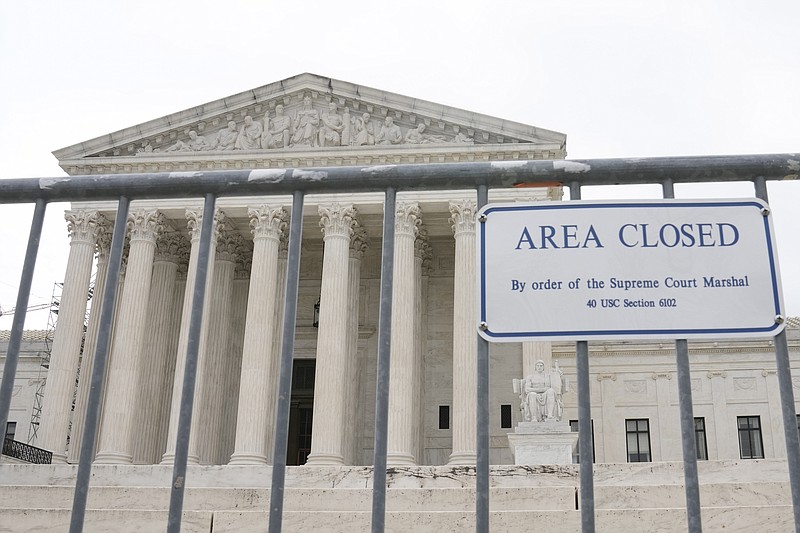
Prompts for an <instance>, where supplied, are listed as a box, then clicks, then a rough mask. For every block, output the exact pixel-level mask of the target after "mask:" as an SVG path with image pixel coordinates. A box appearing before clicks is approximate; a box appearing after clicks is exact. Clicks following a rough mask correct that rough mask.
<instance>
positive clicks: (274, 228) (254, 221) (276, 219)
mask: <svg viewBox="0 0 800 533" xmlns="http://www.w3.org/2000/svg"><path fill="white" fill-rule="evenodd" d="M247 215H248V216H249V217H250V233H252V235H253V239H264V238H268V239H280V237H281V235H282V234H283V232H284V231H285V230H286V229H287V228H288V227H289V213H288V212H287V211H286V209H284V208H283V206H281V205H263V204H262V205H260V206H258V207H248V208H247Z"/></svg>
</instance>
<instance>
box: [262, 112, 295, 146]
mask: <svg viewBox="0 0 800 533" xmlns="http://www.w3.org/2000/svg"><path fill="white" fill-rule="evenodd" d="M291 129H292V119H291V118H289V117H287V116H286V115H284V114H283V104H278V105H276V106H275V118H273V119H272V120H270V118H269V111H267V112H266V113H264V131H263V133H262V134H261V148H286V147H288V146H289V141H290V140H291V133H290V131H291Z"/></svg>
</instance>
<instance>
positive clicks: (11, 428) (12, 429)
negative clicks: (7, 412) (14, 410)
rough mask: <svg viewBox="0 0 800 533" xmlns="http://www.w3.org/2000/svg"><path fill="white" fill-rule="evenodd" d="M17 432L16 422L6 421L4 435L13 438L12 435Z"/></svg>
mask: <svg viewBox="0 0 800 533" xmlns="http://www.w3.org/2000/svg"><path fill="white" fill-rule="evenodd" d="M16 434H17V423H16V422H6V436H5V438H7V439H8V440H14V435H16Z"/></svg>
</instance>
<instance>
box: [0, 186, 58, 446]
mask: <svg viewBox="0 0 800 533" xmlns="http://www.w3.org/2000/svg"><path fill="white" fill-rule="evenodd" d="M46 206H47V202H45V201H44V200H43V199H41V198H39V199H38V200H36V206H35V207H34V210H33V220H32V221H31V231H30V234H29V235H28V248H27V250H26V251H25V261H24V262H23V264H22V276H21V278H20V281H19V290H18V291H17V303H16V307H15V308H14V321H13V322H12V324H11V337H10V338H9V340H8V352H7V353H6V362H5V365H4V366H3V381H2V384H0V430H2V431H3V432H5V430H6V423H8V411H9V409H10V408H11V393H12V391H13V390H14V378H15V377H16V375H17V364H18V363H19V348H20V345H21V344H22V331H23V329H24V326H25V315H26V313H27V309H28V298H30V294H31V284H32V282H33V270H34V267H35V266H36V254H37V253H38V252H39V241H40V240H41V237H42V225H43V224H44V211H45V207H46Z"/></svg>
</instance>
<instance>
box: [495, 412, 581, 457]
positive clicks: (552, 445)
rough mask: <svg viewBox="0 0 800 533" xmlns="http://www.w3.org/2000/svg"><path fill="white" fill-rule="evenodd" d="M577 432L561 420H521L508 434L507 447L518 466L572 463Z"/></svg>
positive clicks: (576, 442)
mask: <svg viewBox="0 0 800 533" xmlns="http://www.w3.org/2000/svg"><path fill="white" fill-rule="evenodd" d="M577 444H578V434H577V433H575V432H573V431H570V429H569V423H568V422H565V421H562V422H556V421H543V422H520V423H519V424H518V425H517V427H516V429H515V430H514V433H509V434H508V446H509V448H511V453H513V454H514V464H517V465H567V464H572V452H573V451H574V450H575V447H576V446H577Z"/></svg>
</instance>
